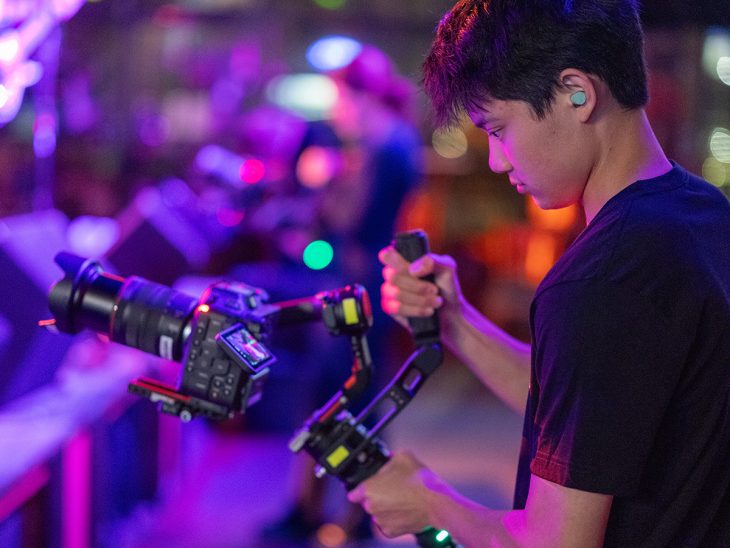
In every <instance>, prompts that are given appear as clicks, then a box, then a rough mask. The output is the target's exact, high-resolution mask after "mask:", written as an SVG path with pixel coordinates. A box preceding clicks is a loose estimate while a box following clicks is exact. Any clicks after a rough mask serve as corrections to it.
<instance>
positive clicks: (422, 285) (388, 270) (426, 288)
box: [383, 266, 438, 295]
mask: <svg viewBox="0 0 730 548" xmlns="http://www.w3.org/2000/svg"><path fill="white" fill-rule="evenodd" d="M383 279H384V280H385V281H386V282H388V283H390V284H392V285H395V286H398V287H399V288H400V289H402V290H403V292H410V293H415V294H417V295H436V294H437V293H438V287H436V284H434V283H431V282H427V281H425V280H419V279H418V278H414V277H413V276H411V275H410V274H405V273H403V272H401V271H398V270H396V269H394V268H393V267H390V266H386V267H384V268H383Z"/></svg>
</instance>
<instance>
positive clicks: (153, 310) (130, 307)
mask: <svg viewBox="0 0 730 548" xmlns="http://www.w3.org/2000/svg"><path fill="white" fill-rule="evenodd" d="M56 263H57V264H58V265H59V266H60V267H61V268H62V269H63V271H64V273H65V276H64V277H63V279H61V280H59V281H58V282H56V283H55V284H54V285H53V287H52V288H51V292H50V295H49V299H48V300H49V308H50V310H51V313H52V314H53V317H54V318H55V319H56V325H57V327H58V329H59V330H60V331H63V332H65V333H78V332H79V331H80V330H81V329H85V328H87V329H91V330H93V331H96V332H99V333H106V334H108V335H109V336H110V338H111V340H113V341H116V342H119V343H122V344H125V345H127V346H131V347H133V348H138V349H140V350H143V351H145V352H149V353H151V354H157V355H158V356H162V357H163V358H167V359H172V360H178V361H179V360H180V359H181V358H182V349H183V344H184V342H185V339H186V338H187V336H188V335H189V320H190V317H191V316H192V313H193V311H194V309H195V306H196V305H197V299H195V298H193V297H190V296H188V295H185V294H184V293H180V292H178V291H175V290H173V289H171V288H169V287H167V286H164V285H160V284H156V283H153V282H149V281H147V280H144V279H143V278H138V277H136V276H131V277H129V278H127V279H124V278H120V277H118V276H114V275H112V274H107V273H105V272H104V271H103V270H102V268H101V265H100V264H99V263H98V262H97V261H93V260H89V259H84V258H82V257H77V256H75V255H72V254H70V253H59V254H58V255H57V256H56Z"/></svg>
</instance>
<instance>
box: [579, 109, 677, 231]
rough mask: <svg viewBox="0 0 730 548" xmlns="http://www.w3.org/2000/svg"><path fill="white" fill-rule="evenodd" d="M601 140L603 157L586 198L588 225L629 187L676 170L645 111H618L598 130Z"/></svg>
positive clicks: (588, 183)
mask: <svg viewBox="0 0 730 548" xmlns="http://www.w3.org/2000/svg"><path fill="white" fill-rule="evenodd" d="M598 138H599V140H600V142H601V148H600V150H601V151H602V155H601V157H600V158H599V159H598V161H597V162H596V163H595V165H594V167H593V170H592V171H591V174H590V176H589V178H588V182H587V183H586V187H585V190H584V193H583V198H582V205H583V208H584V211H585V216H586V223H590V222H591V221H592V220H593V217H595V216H596V214H597V213H598V212H599V211H600V209H601V208H602V207H603V206H604V205H605V204H606V202H608V200H610V199H611V198H612V197H613V196H615V195H616V194H618V193H619V192H621V191H622V190H623V189H624V188H626V187H627V186H629V185H631V184H632V183H634V182H636V181H639V180H642V179H651V178H653V177H657V176H659V175H662V174H664V173H666V172H668V171H669V170H670V169H671V168H672V165H671V163H670V162H669V160H668V159H667V157H666V155H665V154H664V151H663V150H662V147H661V145H659V142H658V141H657V139H656V136H655V135H654V132H653V131H652V129H651V125H650V124H649V121H648V120H647V118H646V114H645V113H644V111H643V110H634V111H628V112H627V111H621V112H617V113H616V114H615V115H614V116H612V117H611V119H610V120H607V121H606V122H605V124H603V126H602V127H601V128H600V129H599V130H598Z"/></svg>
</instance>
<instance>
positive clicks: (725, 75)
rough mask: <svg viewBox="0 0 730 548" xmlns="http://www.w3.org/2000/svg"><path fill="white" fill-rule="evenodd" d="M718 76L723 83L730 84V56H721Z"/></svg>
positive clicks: (718, 62) (718, 61) (718, 64)
mask: <svg viewBox="0 0 730 548" xmlns="http://www.w3.org/2000/svg"><path fill="white" fill-rule="evenodd" d="M717 77H718V78H719V79H720V81H721V82H722V83H723V84H726V85H728V86H730V57H727V56H725V57H720V58H719V59H718V60H717Z"/></svg>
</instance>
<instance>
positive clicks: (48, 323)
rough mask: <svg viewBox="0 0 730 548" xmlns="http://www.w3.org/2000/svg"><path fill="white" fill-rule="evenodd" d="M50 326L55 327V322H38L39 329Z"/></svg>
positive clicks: (51, 320) (53, 320)
mask: <svg viewBox="0 0 730 548" xmlns="http://www.w3.org/2000/svg"><path fill="white" fill-rule="evenodd" d="M51 325H56V320H55V319H53V318H51V319H50V320H39V321H38V326H39V327H50V326H51Z"/></svg>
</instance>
